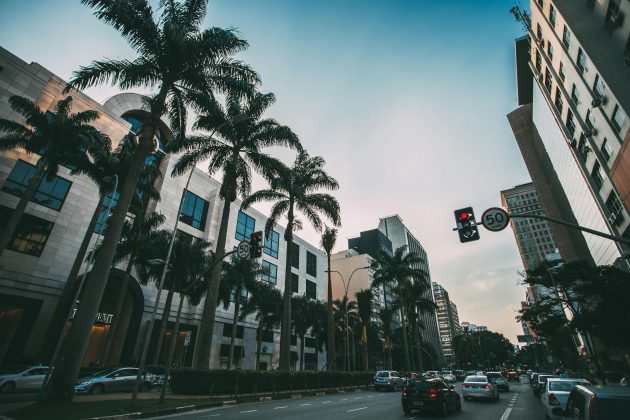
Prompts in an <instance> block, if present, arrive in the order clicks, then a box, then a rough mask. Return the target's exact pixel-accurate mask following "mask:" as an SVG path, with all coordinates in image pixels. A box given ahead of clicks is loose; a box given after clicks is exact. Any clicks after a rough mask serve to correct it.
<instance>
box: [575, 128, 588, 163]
mask: <svg viewBox="0 0 630 420" xmlns="http://www.w3.org/2000/svg"><path fill="white" fill-rule="evenodd" d="M577 150H578V153H579V155H580V157H581V158H582V161H584V162H585V161H586V157H587V155H588V151H589V148H588V144H587V143H586V137H584V133H582V134H581V135H580V141H579V142H578V147H577Z"/></svg>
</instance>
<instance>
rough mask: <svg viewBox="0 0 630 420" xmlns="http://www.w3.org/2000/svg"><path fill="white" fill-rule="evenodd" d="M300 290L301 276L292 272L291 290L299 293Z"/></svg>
mask: <svg viewBox="0 0 630 420" xmlns="http://www.w3.org/2000/svg"><path fill="white" fill-rule="evenodd" d="M299 290H300V276H298V275H297V274H295V273H291V292H292V293H298V292H299Z"/></svg>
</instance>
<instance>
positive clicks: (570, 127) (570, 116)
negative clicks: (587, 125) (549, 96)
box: [567, 109, 575, 138]
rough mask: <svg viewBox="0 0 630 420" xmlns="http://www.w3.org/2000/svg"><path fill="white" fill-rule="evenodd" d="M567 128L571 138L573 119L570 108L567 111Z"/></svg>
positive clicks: (573, 130)
mask: <svg viewBox="0 0 630 420" xmlns="http://www.w3.org/2000/svg"><path fill="white" fill-rule="evenodd" d="M567 130H568V131H569V134H570V135H571V138H573V135H574V134H575V121H574V120H573V112H571V110H570V109H569V110H568V111H567Z"/></svg>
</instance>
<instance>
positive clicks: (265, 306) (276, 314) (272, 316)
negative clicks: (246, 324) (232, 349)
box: [239, 281, 282, 370]
mask: <svg viewBox="0 0 630 420" xmlns="http://www.w3.org/2000/svg"><path fill="white" fill-rule="evenodd" d="M249 292H250V295H249V298H248V299H247V302H246V303H245V304H244V305H243V306H241V315H240V317H239V319H240V320H241V321H242V320H244V319H245V318H246V317H247V316H248V315H251V314H254V313H255V314H256V320H257V321H258V330H257V332H256V370H258V369H260V355H261V351H262V342H263V332H264V331H265V330H271V329H272V328H274V327H275V326H276V325H278V324H279V323H280V319H281V318H282V309H281V308H282V295H281V294H280V291H279V290H278V289H276V288H275V287H274V286H273V285H271V284H269V283H267V282H264V281H258V282H256V284H254V287H252V288H251V290H250V291H249Z"/></svg>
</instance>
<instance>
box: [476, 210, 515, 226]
mask: <svg viewBox="0 0 630 420" xmlns="http://www.w3.org/2000/svg"><path fill="white" fill-rule="evenodd" d="M481 223H482V224H483V226H484V227H485V228H486V229H488V230H489V231H491V232H498V231H500V230H503V229H505V228H506V227H507V225H508V224H509V223H510V215H509V214H507V212H506V211H505V210H503V209H502V208H499V207H490V208H489V209H488V210H486V211H484V212H483V215H482V216H481Z"/></svg>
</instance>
